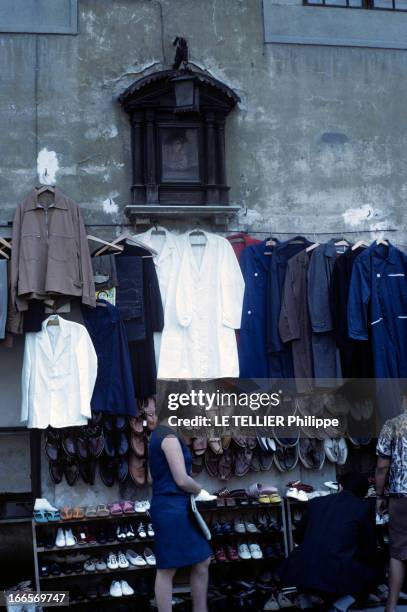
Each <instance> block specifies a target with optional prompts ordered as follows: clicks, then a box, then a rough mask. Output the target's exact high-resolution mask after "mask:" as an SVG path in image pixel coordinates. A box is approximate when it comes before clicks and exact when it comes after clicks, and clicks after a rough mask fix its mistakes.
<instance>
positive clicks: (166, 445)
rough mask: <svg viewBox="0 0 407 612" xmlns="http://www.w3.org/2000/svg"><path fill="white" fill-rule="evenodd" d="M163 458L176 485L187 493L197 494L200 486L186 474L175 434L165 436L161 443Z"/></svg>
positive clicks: (182, 456) (179, 445)
mask: <svg viewBox="0 0 407 612" xmlns="http://www.w3.org/2000/svg"><path fill="white" fill-rule="evenodd" d="M161 448H162V449H163V452H164V455H165V458H166V459H167V461H168V465H169V468H170V471H171V474H172V477H173V478H174V480H175V482H176V483H177V485H178V486H179V487H180V489H182V490H183V491H186V492H187V493H193V495H198V493H200V491H201V489H202V487H200V486H199V485H198V484H197V483H196V482H195V480H194V479H193V478H191V477H190V476H188V474H187V470H186V467H185V460H184V455H183V453H182V448H181V444H180V442H179V440H178V439H177V438H176V437H175V436H167V437H166V438H164V440H163V441H162V443H161Z"/></svg>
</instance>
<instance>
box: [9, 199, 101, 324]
mask: <svg viewBox="0 0 407 612" xmlns="http://www.w3.org/2000/svg"><path fill="white" fill-rule="evenodd" d="M47 196H48V197H47ZM10 284H11V298H12V305H11V307H12V308H15V309H16V310H17V311H20V312H21V311H24V310H27V309H28V300H30V299H48V298H55V297H61V296H67V297H81V298H82V302H83V303H84V304H87V305H88V306H93V307H94V306H96V300H95V285H94V282H93V272H92V264H91V259H90V253H89V247H88V241H87V238H86V231H85V226H84V224H83V220H82V215H81V211H80V209H79V206H78V205H77V204H75V202H73V201H72V200H70V199H69V198H68V197H67V196H65V195H64V194H63V193H62V191H61V190H60V189H57V188H56V189H55V193H54V194H52V193H45V194H43V195H41V196H40V200H39V199H38V194H37V189H32V191H31V192H30V193H29V194H28V196H27V198H26V199H25V200H24V201H23V202H22V203H21V204H20V205H19V206H18V207H17V209H16V212H15V214H14V220H13V237H12V255H11V283H10Z"/></svg>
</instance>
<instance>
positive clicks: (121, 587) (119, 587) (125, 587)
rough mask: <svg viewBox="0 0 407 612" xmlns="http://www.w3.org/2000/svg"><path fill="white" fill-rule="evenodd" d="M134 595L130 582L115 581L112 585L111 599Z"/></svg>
mask: <svg viewBox="0 0 407 612" xmlns="http://www.w3.org/2000/svg"><path fill="white" fill-rule="evenodd" d="M129 595H134V590H133V589H132V588H131V586H130V585H129V583H128V582H126V581H125V580H113V582H112V584H111V585H110V596H111V597H123V596H124V597H126V596H129Z"/></svg>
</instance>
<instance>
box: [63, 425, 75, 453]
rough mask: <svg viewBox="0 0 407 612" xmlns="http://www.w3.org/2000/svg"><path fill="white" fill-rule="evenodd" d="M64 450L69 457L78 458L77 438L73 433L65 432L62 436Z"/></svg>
mask: <svg viewBox="0 0 407 612" xmlns="http://www.w3.org/2000/svg"><path fill="white" fill-rule="evenodd" d="M62 448H63V449H64V451H65V453H66V454H67V455H68V457H75V456H76V444H75V437H74V436H73V435H72V433H71V432H70V431H69V430H68V431H65V432H64V433H63V434H62Z"/></svg>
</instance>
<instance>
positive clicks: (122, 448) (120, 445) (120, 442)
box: [116, 431, 129, 456]
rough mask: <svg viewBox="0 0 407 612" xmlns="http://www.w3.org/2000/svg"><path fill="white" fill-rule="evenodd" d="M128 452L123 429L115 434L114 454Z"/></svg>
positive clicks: (127, 442) (127, 443)
mask: <svg viewBox="0 0 407 612" xmlns="http://www.w3.org/2000/svg"><path fill="white" fill-rule="evenodd" d="M128 452H129V440H128V437H127V435H126V434H125V432H124V431H120V432H118V433H117V434H116V454H117V455H120V456H122V455H126V454H127V453H128Z"/></svg>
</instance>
